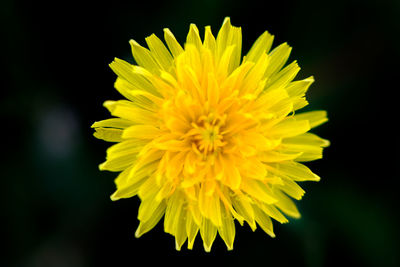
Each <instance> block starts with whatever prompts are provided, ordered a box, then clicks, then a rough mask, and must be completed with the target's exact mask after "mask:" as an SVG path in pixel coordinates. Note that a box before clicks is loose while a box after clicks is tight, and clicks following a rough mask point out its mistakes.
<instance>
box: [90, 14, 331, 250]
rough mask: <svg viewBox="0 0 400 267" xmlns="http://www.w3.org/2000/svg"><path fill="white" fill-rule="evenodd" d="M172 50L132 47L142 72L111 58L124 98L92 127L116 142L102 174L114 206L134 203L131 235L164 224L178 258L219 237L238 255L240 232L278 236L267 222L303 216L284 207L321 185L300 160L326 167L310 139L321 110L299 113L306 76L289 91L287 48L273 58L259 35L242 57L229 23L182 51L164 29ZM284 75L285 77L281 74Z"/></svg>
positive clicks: (195, 36) (153, 40)
mask: <svg viewBox="0 0 400 267" xmlns="http://www.w3.org/2000/svg"><path fill="white" fill-rule="evenodd" d="M164 39H165V42H166V44H167V47H168V48H167V47H166V46H165V45H164V44H163V42H162V41H161V40H160V39H159V38H157V37H156V36H155V35H154V34H153V35H151V36H149V37H147V38H146V42H147V45H148V47H149V49H147V48H144V47H142V46H140V45H139V44H138V43H137V42H135V41H133V40H131V41H130V44H131V47H132V54H133V57H134V59H135V61H136V63H137V65H131V64H129V63H127V62H125V61H123V60H120V59H115V61H114V62H112V63H111V64H110V66H111V68H112V69H113V71H114V72H115V73H116V74H117V75H118V78H117V80H116V83H115V88H116V89H117V90H118V91H119V92H120V93H121V94H122V95H123V96H124V97H125V98H126V99H127V100H119V101H106V102H105V103H104V106H105V107H106V108H107V109H108V110H109V111H110V112H111V114H112V115H113V116H114V117H115V118H111V119H107V120H103V121H99V122H95V123H94V124H93V126H92V127H93V128H95V130H96V132H95V136H96V137H97V138H100V139H103V140H106V141H110V142H117V144H115V145H113V146H112V147H110V148H109V149H108V150H107V159H106V161H105V162H104V163H103V164H101V165H100V169H101V170H109V171H115V172H121V173H120V174H119V176H118V177H117V178H116V180H115V183H116V186H117V190H116V192H115V193H114V194H113V195H112V196H111V199H112V200H117V199H120V198H130V197H132V196H135V195H138V196H139V197H140V199H141V205H140V208H139V212H138V219H139V221H140V224H139V227H138V229H137V231H136V236H137V237H140V236H141V235H143V234H144V233H146V232H148V231H149V230H151V229H152V228H153V227H154V226H155V225H156V224H157V223H158V222H159V221H160V219H161V218H162V217H163V216H164V230H165V232H167V233H170V234H171V235H173V236H175V241H176V249H178V250H180V248H181V246H182V245H183V244H184V243H185V241H186V240H187V241H188V248H189V249H192V247H193V243H194V240H195V237H196V235H197V234H198V232H200V235H201V237H202V239H203V245H204V249H205V250H206V251H210V250H211V246H212V244H213V242H214V240H215V238H216V235H217V233H219V235H220V236H221V238H222V239H223V240H224V242H225V244H226V246H227V247H228V249H232V248H233V242H234V238H235V224H234V221H235V220H237V221H238V222H239V223H240V224H241V225H243V223H244V222H246V223H247V224H248V225H249V226H250V227H251V229H253V230H255V229H256V227H257V224H258V225H259V226H260V227H261V228H262V229H263V230H264V231H265V232H266V233H267V234H269V235H270V236H272V237H274V232H273V227H272V221H271V218H273V219H275V220H277V221H279V222H281V223H285V222H287V219H286V217H285V216H284V214H285V215H287V216H290V217H294V218H298V217H300V214H299V212H298V210H297V208H296V206H295V204H294V203H293V201H292V200H291V199H290V198H289V197H292V198H294V199H297V200H298V199H301V198H302V196H303V194H304V191H303V189H302V188H301V187H300V186H299V185H298V184H297V182H302V181H318V180H319V179H320V178H319V177H318V176H317V175H316V174H314V173H313V172H311V171H310V169H308V168H307V167H306V166H305V165H303V164H301V163H299V162H305V161H311V160H315V159H320V158H322V150H323V148H324V147H326V146H328V145H329V142H328V141H327V140H324V139H322V138H320V137H318V136H316V135H315V134H312V133H308V131H309V130H310V129H311V128H313V127H316V126H318V125H320V124H322V123H324V122H326V121H327V117H326V112H325V111H312V112H306V113H302V114H295V111H296V110H298V109H300V108H302V107H304V106H306V105H307V101H306V99H305V93H306V91H307V89H308V88H309V86H310V85H311V84H312V83H313V81H314V80H313V77H310V78H307V79H304V80H299V81H293V79H294V78H295V76H296V75H297V73H298V71H299V70H300V68H299V66H298V65H297V63H296V61H295V62H293V63H291V64H289V65H287V66H286V67H284V65H285V63H286V61H287V59H288V57H289V54H290V52H291V48H290V47H289V46H288V45H287V44H286V43H284V44H281V45H279V46H278V47H276V48H275V49H273V50H272V51H271V52H270V48H271V46H272V41H273V36H272V35H270V34H269V33H268V32H265V33H264V34H262V35H261V36H260V37H259V38H258V39H257V40H256V42H255V43H254V45H253V46H252V48H251V49H250V51H249V52H248V53H247V55H246V56H244V57H243V58H242V57H241V47H242V33H241V28H238V27H233V26H232V25H231V23H230V20H229V18H226V19H225V21H224V23H223V25H222V27H221V29H220V31H219V33H218V35H217V38H215V37H214V36H213V34H212V33H211V29H210V27H209V26H207V27H205V33H204V40H203V41H202V40H201V38H200V35H199V31H198V29H197V27H196V26H195V25H194V24H192V25H190V30H189V33H188V35H187V39H186V43H185V45H184V47H182V46H181V45H180V44H179V43H178V42H177V41H176V39H175V37H174V35H173V34H172V33H171V31H170V30H169V29H164ZM283 67H284V68H283Z"/></svg>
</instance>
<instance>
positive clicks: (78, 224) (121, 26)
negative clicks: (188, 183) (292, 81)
mask: <svg viewBox="0 0 400 267" xmlns="http://www.w3.org/2000/svg"><path fill="white" fill-rule="evenodd" d="M399 11H400V4H399V2H398V1H372V0H369V1H345V0H337V1H317V0H308V1H297V2H288V1H264V2H263V4H259V3H256V2H253V1H241V2H239V1H228V0H225V1H212V0H207V1H193V2H189V1H179V0H171V1H164V2H156V1H140V2H139V1H126V2H119V1H109V2H85V1H74V0H72V1H12V0H2V2H1V4H0V18H1V24H0V25H1V26H0V30H1V32H0V33H1V44H0V46H1V47H2V49H1V53H0V59H1V63H2V64H1V65H2V68H3V70H2V71H1V102H0V103H1V105H0V109H1V113H0V116H1V124H2V126H1V130H2V136H3V137H2V141H3V142H2V160H1V172H0V173H1V180H2V181H1V182H2V186H1V188H2V193H1V195H0V197H1V210H2V212H1V221H2V222H1V225H2V227H1V228H0V235H1V240H2V242H1V243H3V249H2V250H1V252H0V253H1V254H0V255H1V257H0V266H35V267H36V266H43V267H46V266H76V267H80V266H135V265H139V264H151V263H156V262H158V261H159V260H160V259H161V260H162V261H163V262H165V263H167V264H170V263H174V264H179V263H187V264H195V263H206V264H210V263H214V262H215V263H220V264H221V263H222V264H230V265H243V264H247V265H249V266H250V264H261V265H269V266H274V265H278V264H279V265H282V266H286V265H288V266H289V265H292V264H293V265H296V266H342V265H344V264H351V265H353V266H396V265H398V264H399V255H398V250H399V244H398V242H399V241H398V240H399V230H398V227H397V226H398V219H399V218H400V217H399V212H398V211H399V208H398V198H397V196H396V193H397V192H398V190H397V188H398V187H397V183H396V180H397V179H399V171H398V169H397V166H396V164H397V161H398V160H399V156H398V155H397V153H398V149H399V141H398V130H397V128H396V127H397V124H398V122H399V119H398V117H397V115H396V114H397V113H398V112H397V105H398V104H397V102H398V101H397V99H398V98H397V95H398V93H397V91H398V89H399V86H398V84H397V83H395V80H396V78H397V76H398V71H399V67H398V60H397V59H398V56H399V53H398V49H397V48H398V47H399V38H398V35H399V33H400V31H399V26H400V23H399V18H400V12H399ZM225 16H230V17H231V20H232V24H233V25H235V26H241V27H242V30H243V51H244V52H246V51H248V49H249V47H250V45H251V44H252V43H253V42H254V40H255V39H256V38H257V37H258V36H259V35H260V34H261V33H262V32H263V31H264V30H268V31H269V32H271V33H272V34H274V35H275V43H274V44H275V45H277V44H279V43H282V42H285V41H287V42H288V43H289V44H290V45H291V46H292V47H293V52H292V55H291V58H290V59H291V60H294V59H297V60H298V62H299V64H300V66H301V67H302V70H301V72H300V75H299V76H298V78H305V77H308V76H310V75H314V77H315V79H316V82H315V83H314V84H313V85H312V87H311V88H310V90H309V93H308V99H309V101H310V103H311V104H310V105H309V107H307V108H306V110H311V109H326V110H327V111H328V115H329V118H330V121H329V123H327V124H326V125H323V126H322V127H320V128H318V129H316V131H315V132H317V133H318V134H319V135H321V136H322V137H324V138H327V139H329V140H331V143H332V144H331V147H329V148H328V149H327V150H326V152H325V154H324V159H323V160H321V161H317V162H312V163H310V164H308V165H309V166H311V168H312V169H313V170H314V171H315V172H316V173H318V174H319V175H320V176H321V177H322V180H321V182H319V183H306V184H304V188H305V189H306V191H307V193H306V195H305V197H304V198H303V200H302V201H300V202H299V203H298V206H299V209H300V211H301V213H302V218H301V219H300V220H292V221H291V222H290V223H289V224H286V225H280V224H278V223H274V226H275V232H276V234H277V237H276V238H275V239H271V238H270V237H268V236H267V235H266V234H264V233H263V232H262V231H261V230H260V229H257V231H256V232H255V233H252V232H251V230H250V229H249V227H247V226H246V227H237V237H236V240H235V244H234V250H233V251H230V252H227V251H226V248H225V246H224V244H223V242H222V241H221V240H220V239H219V238H217V241H216V242H215V243H214V246H213V249H212V252H211V253H208V254H207V253H205V252H204V251H203V248H202V242H201V239H200V238H199V237H198V238H197V240H196V243H195V247H194V250H193V251H188V250H187V249H186V248H184V249H183V251H181V252H176V251H175V248H174V247H175V245H174V240H173V238H172V236H170V235H168V234H165V233H164V232H163V229H162V224H160V225H158V226H157V227H156V228H155V229H154V230H153V231H151V232H150V233H148V234H146V235H144V236H143V237H141V238H140V239H135V237H134V232H135V229H136V227H137V225H138V221H137V219H136V216H137V208H138V205H139V200H138V199H137V198H132V199H128V200H120V201H118V202H111V201H110V200H109V196H110V194H111V193H112V192H113V190H114V183H113V178H114V177H115V174H113V173H106V172H100V171H98V169H97V166H98V164H99V163H101V162H102V161H103V160H104V156H105V149H106V148H107V147H108V146H109V144H107V143H105V142H102V141H100V140H97V139H95V138H94V137H93V136H92V129H90V125H91V124H92V122H94V121H95V120H101V119H105V118H107V117H108V116H109V114H108V113H107V112H106V110H105V109H104V108H103V107H102V102H103V101H105V100H107V99H119V98H121V97H120V96H119V95H118V93H117V92H116V91H115V90H114V89H113V83H114V80H115V75H114V74H113V73H112V71H111V70H110V69H109V67H108V64H109V63H110V62H111V61H112V60H113V58H114V57H119V58H123V59H125V60H128V61H130V62H133V60H132V57H131V56H130V47H129V44H128V41H129V39H131V38H134V39H135V40H136V41H138V42H139V43H141V44H144V38H145V37H146V36H148V35H150V34H151V33H156V34H157V35H158V36H159V37H162V29H163V28H164V27H168V28H170V29H171V30H172V31H173V32H174V34H175V35H176V36H177V39H178V40H179V41H180V42H181V43H182V42H183V41H184V40H185V35H186V33H187V31H188V28H189V23H196V24H197V26H198V27H199V29H200V30H203V29H204V26H206V25H211V27H212V29H213V32H214V34H216V33H217V30H218V29H219V27H220V25H221V24H222V21H223V19H224V17H225ZM396 93H397V95H396ZM237 226H238V225H237Z"/></svg>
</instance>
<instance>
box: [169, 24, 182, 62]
mask: <svg viewBox="0 0 400 267" xmlns="http://www.w3.org/2000/svg"><path fill="white" fill-rule="evenodd" d="M164 39H165V42H166V43H167V45H168V48H169V51H171V54H172V55H173V56H174V58H176V57H178V56H179V55H180V54H181V53H183V48H182V46H181V45H180V44H179V43H178V41H177V40H176V39H175V36H174V35H173V34H172V32H171V31H170V30H169V29H168V28H165V29H164Z"/></svg>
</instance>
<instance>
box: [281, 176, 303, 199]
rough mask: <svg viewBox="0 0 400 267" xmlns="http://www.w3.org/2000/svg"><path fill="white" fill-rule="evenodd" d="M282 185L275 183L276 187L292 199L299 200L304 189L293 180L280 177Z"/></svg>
mask: <svg viewBox="0 0 400 267" xmlns="http://www.w3.org/2000/svg"><path fill="white" fill-rule="evenodd" d="M282 180H283V185H277V186H276V188H278V189H280V190H282V191H283V192H285V193H286V194H288V195H289V196H291V197H292V198H294V199H297V200H300V199H301V198H302V197H303V196H304V193H305V191H304V190H303V189H302V188H301V187H300V186H299V185H298V184H297V183H296V182H295V181H293V180H291V179H286V178H282Z"/></svg>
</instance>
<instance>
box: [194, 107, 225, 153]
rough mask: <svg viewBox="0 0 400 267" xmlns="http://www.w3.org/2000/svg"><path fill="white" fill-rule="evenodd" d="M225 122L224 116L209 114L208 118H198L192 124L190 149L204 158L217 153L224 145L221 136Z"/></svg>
mask: <svg viewBox="0 0 400 267" xmlns="http://www.w3.org/2000/svg"><path fill="white" fill-rule="evenodd" d="M225 120H226V116H219V115H216V114H214V113H210V114H208V116H205V115H203V116H200V117H199V119H198V121H197V122H193V123H192V127H193V128H194V129H193V131H194V135H193V143H192V147H193V149H194V150H195V151H196V152H197V153H199V154H202V155H203V157H205V158H206V157H207V155H209V154H216V153H218V152H219V151H220V150H221V148H222V147H223V146H224V145H226V142H225V141H224V140H223V139H224V138H223V135H222V134H221V127H223V126H224V124H225Z"/></svg>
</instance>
